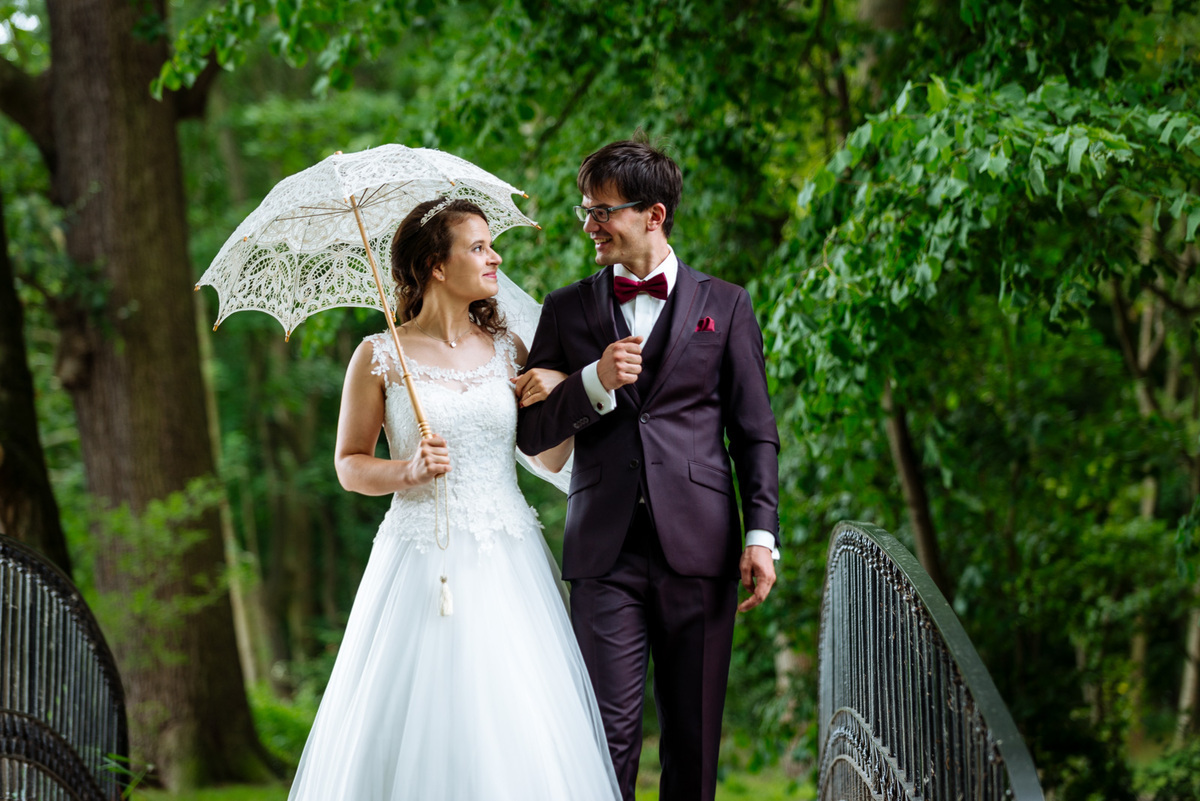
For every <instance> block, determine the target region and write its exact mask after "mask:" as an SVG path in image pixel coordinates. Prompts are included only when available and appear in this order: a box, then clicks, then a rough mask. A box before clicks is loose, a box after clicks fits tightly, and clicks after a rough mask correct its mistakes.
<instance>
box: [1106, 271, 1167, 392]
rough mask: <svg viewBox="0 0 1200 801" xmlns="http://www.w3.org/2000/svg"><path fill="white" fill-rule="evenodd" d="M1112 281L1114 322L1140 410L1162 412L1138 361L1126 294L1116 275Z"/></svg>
mask: <svg viewBox="0 0 1200 801" xmlns="http://www.w3.org/2000/svg"><path fill="white" fill-rule="evenodd" d="M1110 283H1111V284H1112V290H1113V297H1112V306H1113V324H1114V328H1115V329H1116V332H1117V341H1118V342H1120V343H1121V355H1122V356H1124V357H1125V365H1126V366H1127V367H1128V368H1129V372H1130V373H1131V374H1132V375H1133V379H1134V381H1135V382H1136V383H1137V392H1138V406H1139V410H1140V411H1141V412H1142V414H1149V413H1150V412H1154V413H1155V414H1162V409H1161V408H1159V405H1158V401H1157V400H1156V399H1155V397H1154V393H1153V392H1152V391H1151V390H1150V386H1149V384H1148V383H1147V381H1146V374H1145V373H1144V372H1143V371H1142V368H1141V365H1140V364H1139V363H1138V354H1137V351H1135V350H1134V348H1133V335H1132V334H1131V332H1130V331H1129V306H1128V305H1127V304H1126V303H1125V296H1124V295H1123V294H1122V293H1121V284H1120V282H1119V281H1117V279H1116V277H1115V276H1114V277H1113V278H1112V279H1111V280H1110Z"/></svg>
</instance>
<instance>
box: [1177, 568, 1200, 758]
mask: <svg viewBox="0 0 1200 801" xmlns="http://www.w3.org/2000/svg"><path fill="white" fill-rule="evenodd" d="M1192 597H1193V599H1200V586H1198V587H1196V590H1195V592H1194V593H1193V596H1192ZM1197 696H1200V605H1198V606H1195V607H1193V608H1192V611H1191V613H1190V614H1188V625H1187V650H1186V652H1185V653H1184V658H1183V680H1182V681H1181V682H1180V683H1179V716H1178V717H1177V718H1176V719H1175V743H1174V744H1175V747H1176V748H1182V747H1183V745H1184V743H1185V742H1187V738H1188V735H1189V734H1191V732H1192V729H1193V728H1194V727H1195V722H1196V720H1195V719H1196V705H1197Z"/></svg>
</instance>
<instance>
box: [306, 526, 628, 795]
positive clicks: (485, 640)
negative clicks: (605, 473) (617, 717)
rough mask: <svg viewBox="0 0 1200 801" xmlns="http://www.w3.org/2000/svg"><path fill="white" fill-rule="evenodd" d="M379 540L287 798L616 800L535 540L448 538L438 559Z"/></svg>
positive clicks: (594, 717)
mask: <svg viewBox="0 0 1200 801" xmlns="http://www.w3.org/2000/svg"><path fill="white" fill-rule="evenodd" d="M388 528H389V527H388V526H387V525H386V524H385V526H384V528H382V529H381V530H380V534H379V536H377V537H376V540H375V543H374V546H373V549H372V552H371V557H370V560H369V561H368V563H367V569H366V572H365V573H364V575H363V579H362V583H361V585H360V586H359V589H358V595H357V597H356V598H355V601H354V608H353V610H352V611H351V614H350V620H349V623H348V625H347V628H346V634H345V637H344V639H343V641H342V645H341V648H340V650H339V652H338V656H337V661H336V664H335V665H334V669H333V673H332V675H331V676H330V680H329V686H328V688H327V690H326V692H325V696H324V698H323V699H322V701H321V706H320V709H319V710H318V712H317V718H316V721H315V722H314V724H313V728H312V731H311V733H310V734H309V738H308V743H307V745H305V748H304V754H303V756H302V757H301V760H300V766H299V768H298V770H297V773H296V779H295V781H294V782H293V784H292V791H291V795H290V796H289V799H290V801H339V800H343V801H400V800H401V799H414V800H415V799H420V800H421V801H509V800H510V799H511V801H540V800H541V799H545V801H564V800H568V801H573V800H575V799H578V800H579V801H591V800H592V799H596V801H613V799H619V798H620V792H619V790H618V788H617V782H616V777H615V775H614V773H613V769H612V763H611V761H610V759H609V755H608V748H607V745H606V742H605V737H604V728H603V724H602V723H601V720H600V713H599V711H598V709H597V707H596V700H595V696H594V695H593V693H592V688H591V683H590V681H589V680H588V676H587V670H586V668H585V667H584V664H583V659H582V657H581V656H580V653H579V648H578V646H577V645H576V643H575V638H574V634H573V632H572V630H571V625H570V622H569V620H568V617H567V613H566V609H565V606H564V603H563V597H562V595H561V594H560V589H559V585H558V582H557V581H556V579H555V576H554V574H553V573H552V569H551V567H550V561H549V558H548V557H549V552H548V551H547V550H546V547H545V543H544V542H543V540H542V536H541V532H540V531H538V530H537V529H536V528H534V529H533V530H531V531H530V532H529V533H528V534H527V535H525V537H524V539H523V540H517V539H516V538H514V537H511V536H508V535H503V536H500V537H496V538H494V539H493V540H492V541H490V542H488V543H487V544H486V545H484V546H483V547H481V546H480V544H479V543H476V542H475V541H474V538H473V537H471V536H470V535H469V534H467V533H464V534H463V535H459V536H456V537H455V539H454V541H453V542H452V543H451V546H450V548H449V549H448V550H447V551H445V552H443V551H440V550H438V549H437V548H432V549H429V548H427V547H426V546H423V545H422V544H421V543H419V542H414V541H412V540H406V539H403V538H402V537H401V536H398V535H397V534H396V532H395V531H394V530H393V531H389V530H388ZM443 572H444V573H445V574H446V575H447V577H448V582H449V585H450V588H451V591H452V593H453V600H454V610H453V614H452V615H451V616H448V617H443V616H441V615H439V614H438V599H439V589H440V583H441V582H440V576H441V575H442V574H443Z"/></svg>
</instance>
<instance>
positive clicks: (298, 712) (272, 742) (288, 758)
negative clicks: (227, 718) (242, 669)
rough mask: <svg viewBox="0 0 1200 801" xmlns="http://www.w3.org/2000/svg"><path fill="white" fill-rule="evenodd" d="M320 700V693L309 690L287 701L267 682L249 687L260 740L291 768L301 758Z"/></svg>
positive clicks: (251, 705)
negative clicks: (267, 684)
mask: <svg viewBox="0 0 1200 801" xmlns="http://www.w3.org/2000/svg"><path fill="white" fill-rule="evenodd" d="M319 701H320V698H319V696H318V695H316V694H314V693H313V692H311V690H307V689H306V690H302V691H301V692H299V693H297V694H296V695H295V696H294V697H292V698H291V699H290V700H284V699H281V698H279V697H278V695H276V693H275V692H274V691H273V690H271V688H270V687H268V686H266V685H264V684H260V685H258V686H256V687H251V688H250V709H251V711H252V712H253V713H254V726H255V728H256V729H257V730H258V736H259V739H260V740H262V743H263V745H265V746H266V747H267V750H269V751H270V752H271V753H272V754H273V755H274V756H275V757H277V758H278V759H279V760H281V761H282V762H283V763H284V764H286V765H288V766H289V767H291V768H295V766H296V764H297V763H298V762H299V761H300V754H301V753H302V752H303V751H304V743H305V742H307V741H308V732H309V729H311V728H312V724H313V720H315V719H316V716H317V704H318V703H319Z"/></svg>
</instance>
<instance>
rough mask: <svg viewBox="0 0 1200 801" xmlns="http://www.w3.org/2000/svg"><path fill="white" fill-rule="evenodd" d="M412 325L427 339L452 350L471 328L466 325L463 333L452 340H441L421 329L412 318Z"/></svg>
mask: <svg viewBox="0 0 1200 801" xmlns="http://www.w3.org/2000/svg"><path fill="white" fill-rule="evenodd" d="M413 325H415V326H416V327H417V328H418V329H420V331H421V333H422V334H424V335H425V336H427V337H429V338H430V339H436V340H437V341H438V342H442V343H444V344H446V345H449V346H450V347H452V348H457V347H458V340H460V339H462V338H463V337H465V336H466V335H467V333H468V332H469V331H470V330H471V326H470V325H468V326H467V328H466V330H465V331H463V332H462V333H461V334H459V335H458V336H456V337H454V339H442V338H441V337H435V336H434V335H433V334H431V333H429V332H428V331H426V330H425V329H424V328H421V324H420V323H418V322H417V321H416V318H413Z"/></svg>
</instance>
